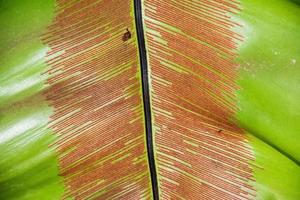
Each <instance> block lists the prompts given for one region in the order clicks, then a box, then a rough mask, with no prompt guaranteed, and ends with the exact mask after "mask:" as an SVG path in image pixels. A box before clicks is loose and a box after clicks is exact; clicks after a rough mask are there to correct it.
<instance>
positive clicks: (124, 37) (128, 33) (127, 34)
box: [122, 29, 131, 42]
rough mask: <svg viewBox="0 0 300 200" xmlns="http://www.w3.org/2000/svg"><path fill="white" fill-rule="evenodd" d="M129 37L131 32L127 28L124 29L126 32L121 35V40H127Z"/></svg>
mask: <svg viewBox="0 0 300 200" xmlns="http://www.w3.org/2000/svg"><path fill="white" fill-rule="evenodd" d="M130 38H131V33H130V31H129V30H128V29H126V33H124V35H123V37H122V40H123V41H124V42H126V41H127V40H129V39H130Z"/></svg>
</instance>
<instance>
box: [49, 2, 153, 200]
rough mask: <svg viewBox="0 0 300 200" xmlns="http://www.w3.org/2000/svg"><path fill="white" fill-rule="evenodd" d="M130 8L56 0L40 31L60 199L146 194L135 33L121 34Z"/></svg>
mask: <svg viewBox="0 0 300 200" xmlns="http://www.w3.org/2000/svg"><path fill="white" fill-rule="evenodd" d="M132 9H133V8H132V4H131V1H129V0H115V1H112V0H102V1H99V0H84V1H68V0H59V1H58V2H57V9H56V10H57V16H56V18H55V21H54V22H53V24H52V25H51V26H50V27H49V31H48V33H47V34H45V35H44V41H45V43H47V44H48V45H49V46H50V47H51V51H49V52H48V61H47V62H48V64H49V66H50V69H49V70H48V71H47V73H48V74H50V76H51V77H50V78H49V79H48V81H47V83H48V84H49V89H48V91H47V92H46V93H45V96H46V97H47V99H48V100H49V102H50V103H51V105H52V106H53V108H54V113H53V115H52V116H51V122H50V124H49V126H50V127H51V128H52V129H53V131H54V132H55V134H57V135H58V140H57V141H56V142H55V143H54V144H53V145H54V146H55V147H56V149H57V151H58V154H59V163H60V174H61V175H62V176H63V177H64V180H65V184H66V186H67V188H68V192H67V193H66V194H65V197H66V198H67V197H70V196H71V197H74V198H75V199H147V198H149V197H150V196H151V188H150V187H151V186H150V176H149V172H148V166H147V164H148V163H147V162H148V161H147V155H146V149H145V133H144V123H143V107H142V104H141V101H142V98H141V94H140V93H141V92H140V91H141V84H140V80H139V79H138V78H137V77H138V76H140V71H139V61H138V53H137V48H136V38H134V39H133V40H129V41H128V42H126V43H124V42H123V41H122V40H121V39H120V38H122V37H123V34H124V30H126V28H127V27H128V28H129V29H130V30H133V27H134V18H133V16H131V15H130V14H131V13H132V12H131V10H132ZM130 37H131V34H130ZM130 37H128V34H127V37H126V39H127V40H128V38H130Z"/></svg>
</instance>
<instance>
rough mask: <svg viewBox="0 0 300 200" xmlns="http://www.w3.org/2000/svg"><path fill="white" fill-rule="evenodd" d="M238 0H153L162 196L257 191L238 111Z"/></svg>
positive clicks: (148, 8)
mask: <svg viewBox="0 0 300 200" xmlns="http://www.w3.org/2000/svg"><path fill="white" fill-rule="evenodd" d="M240 10H241V9H240V4H239V3H238V1H235V0H199V1H196V0H181V1H176V0H145V5H144V11H145V15H146V16H145V25H146V28H145V34H146V41H147V46H148V49H147V50H148V52H149V60H148V62H149V67H150V71H151V74H150V79H151V89H152V90H151V99H152V105H153V108H152V109H153V125H154V127H155V128H154V130H155V133H154V135H155V140H154V141H155V144H154V146H155V149H156V159H157V169H158V182H159V189H160V196H161V198H162V199H189V200H192V199H196V200H199V199H216V200H224V199H230V200H238V199H244V200H245V199H253V198H254V197H255V190H254V188H253V187H252V186H251V181H254V180H253V174H252V168H251V165H250V161H252V160H254V155H253V151H252V149H251V147H250V146H249V145H248V144H247V138H246V136H245V135H244V134H243V130H241V129H240V128H239V127H238V126H237V125H236V124H235V123H234V121H232V120H231V119H232V118H233V116H234V114H235V112H236V109H237V108H236V97H235V91H236V90H237V89H238V86H237V84H236V82H235V80H236V77H237V69H238V65H237V64H236V63H235V62H234V60H235V58H236V57H237V53H236V52H237V43H238V42H240V41H242V40H243V38H242V36H241V35H239V34H238V33H236V32H235V31H234V28H235V27H237V26H240V25H239V24H238V23H236V22H235V21H234V20H233V19H232V16H231V15H233V14H234V13H238V12H239V11H240Z"/></svg>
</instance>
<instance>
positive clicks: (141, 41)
mask: <svg viewBox="0 0 300 200" xmlns="http://www.w3.org/2000/svg"><path fill="white" fill-rule="evenodd" d="M141 4H142V3H141V0H134V12H135V23H136V29H137V38H138V46H139V55H140V64H141V72H142V88H143V102H144V113H145V126H146V135H147V152H148V161H149V168H150V174H151V183H152V192H153V198H154V200H158V199H159V195H158V185H157V175H156V168H155V159H154V151H153V134H152V120H151V106H150V91H149V77H148V62H147V53H146V45H145V36H144V28H143V16H142V5H141Z"/></svg>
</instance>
